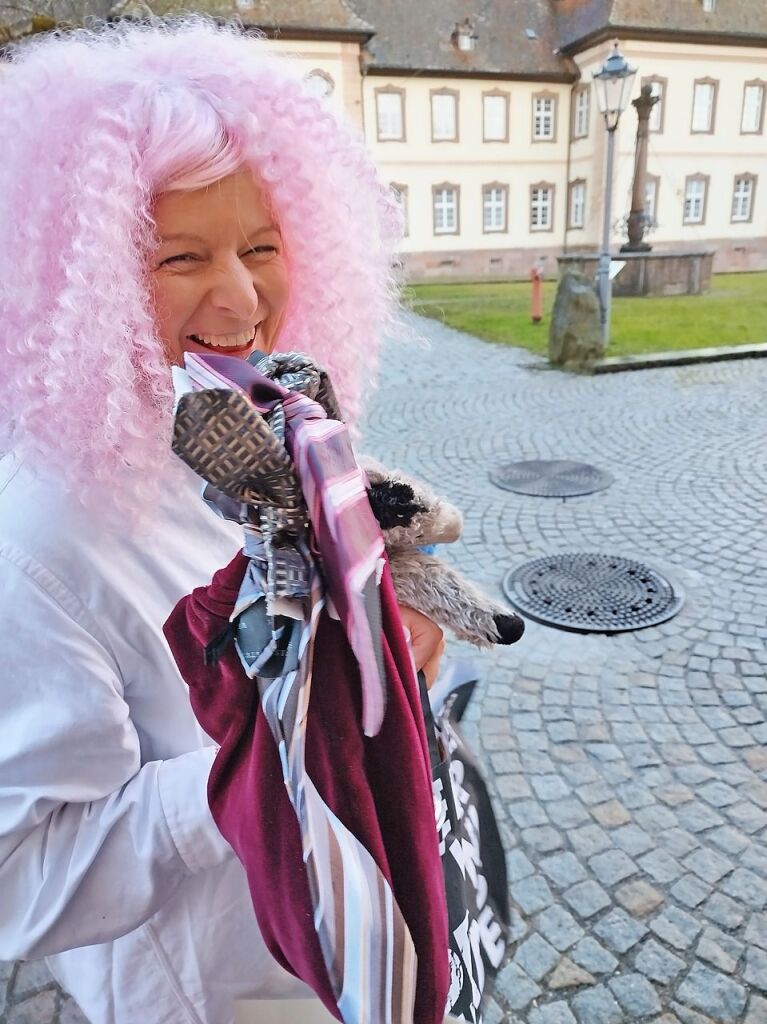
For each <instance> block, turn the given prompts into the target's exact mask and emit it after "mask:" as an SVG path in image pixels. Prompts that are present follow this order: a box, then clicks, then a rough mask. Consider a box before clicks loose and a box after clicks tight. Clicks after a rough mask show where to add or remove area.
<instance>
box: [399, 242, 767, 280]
mask: <svg viewBox="0 0 767 1024" xmlns="http://www.w3.org/2000/svg"><path fill="white" fill-rule="evenodd" d="M541 241H543V239H541ZM704 246H705V249H706V251H708V250H715V253H714V258H713V266H712V268H711V270H710V271H709V273H711V272H713V273H715V274H723V273H734V272H738V271H755V270H767V237H764V238H744V239H733V238H710V239H709V238H707V239H705V241H704V242H703V243H702V244H701V243H700V242H699V243H698V247H699V248H703V247H704ZM652 247H653V249H652V251H653V252H654V253H663V254H666V253H669V254H670V253H674V252H680V251H682V252H683V251H684V249H685V248H686V244H685V243H684V242H681V241H679V242H669V243H663V244H662V243H657V244H656V243H655V242H653V243H652ZM618 248H619V247H618V246H616V258H621V259H623V256H620V257H617V249H618ZM590 252H591V253H593V250H591V251H590ZM571 254H572V255H578V253H577V252H576V251H574V250H572V249H571V250H570V252H569V253H568V255H571ZM561 255H562V248H561V246H556V245H554V246H552V245H542V246H541V247H540V248H535V249H522V248H516V249H465V250H461V249H454V250H450V251H447V252H408V253H402V254H401V255H400V261H401V264H402V271H403V274H404V276H405V278H406V279H407V280H408V281H409V282H410V283H411V284H422V283H425V282H428V281H444V280H451V279H452V280H455V281H521V280H529V278H530V271H531V269H532V267H533V266H534V265H535V263H536V261H537V260H539V259H540V260H542V261H543V272H544V277H545V278H547V279H549V280H552V279H553V278H555V277H556V276H557V258H558V257H559V256H561ZM580 255H581V256H583V255H588V254H587V253H580ZM624 255H625V254H624ZM627 270H628V268H627V267H626V268H624V270H623V271H621V273H620V274H619V275H618V277H617V278H616V281H615V282H614V283H615V284H616V285H617V283H618V282H619V281H620V279H621V277H622V276H623V274H625V273H626V271H627ZM615 294H620V293H618V292H616V293H615Z"/></svg>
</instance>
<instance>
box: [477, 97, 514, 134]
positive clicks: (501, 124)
mask: <svg viewBox="0 0 767 1024" xmlns="http://www.w3.org/2000/svg"><path fill="white" fill-rule="evenodd" d="M482 141H483V142H508V141H509V94H508V93H507V92H486V93H483V94H482Z"/></svg>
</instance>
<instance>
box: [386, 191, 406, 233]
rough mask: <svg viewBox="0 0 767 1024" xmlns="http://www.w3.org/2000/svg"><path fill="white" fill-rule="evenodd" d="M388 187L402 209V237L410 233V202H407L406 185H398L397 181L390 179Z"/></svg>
mask: <svg viewBox="0 0 767 1024" xmlns="http://www.w3.org/2000/svg"><path fill="white" fill-rule="evenodd" d="M389 188H390V189H391V191H392V195H393V196H394V199H395V201H396V202H397V204H398V206H399V208H400V210H401V211H402V237H403V238H407V237H408V235H409V234H410V209H409V205H410V204H409V202H408V187H407V185H400V184H399V183H398V182H396V181H392V182H389Z"/></svg>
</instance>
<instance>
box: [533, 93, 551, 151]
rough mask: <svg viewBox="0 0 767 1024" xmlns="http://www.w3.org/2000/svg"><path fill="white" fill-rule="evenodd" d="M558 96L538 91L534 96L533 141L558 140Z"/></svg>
mask: <svg viewBox="0 0 767 1024" xmlns="http://www.w3.org/2000/svg"><path fill="white" fill-rule="evenodd" d="M556 139H557V96H556V94H555V93H536V94H535V95H534V96H533V142H556Z"/></svg>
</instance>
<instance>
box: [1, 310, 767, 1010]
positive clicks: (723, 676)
mask: <svg viewBox="0 0 767 1024" xmlns="http://www.w3.org/2000/svg"><path fill="white" fill-rule="evenodd" d="M418 326H419V329H421V330H422V331H423V333H424V334H425V335H426V336H428V337H429V338H430V339H431V341H432V347H431V349H427V348H423V347H418V346H409V347H407V348H406V347H404V346H394V347H393V348H392V349H391V350H390V352H389V353H388V356H387V360H386V365H385V367H384V373H383V382H382V386H381V388H380V390H379V391H378V393H377V395H376V397H375V400H374V404H373V411H372V414H371V416H370V418H369V423H368V426H367V440H366V445H365V446H364V447H365V448H366V450H368V451H370V452H372V453H374V454H376V455H377V456H378V457H380V458H381V459H383V460H384V461H387V462H389V463H390V464H393V465H400V466H401V467H402V468H405V469H409V470H410V471H412V472H414V473H416V474H418V475H420V476H422V477H423V478H425V479H427V480H429V481H430V482H431V483H432V484H433V485H434V486H435V487H436V488H437V489H439V490H441V491H442V492H444V493H447V494H448V495H450V496H451V497H452V498H453V499H454V500H455V501H456V503H457V504H459V505H460V506H461V507H462V508H463V509H464V511H465V517H466V528H465V534H464V538H463V540H462V541H461V542H460V543H459V544H457V545H453V546H452V547H451V548H445V549H443V553H444V554H445V556H446V557H449V558H451V559H452V560H453V561H454V562H455V563H456V564H457V565H459V566H460V567H461V568H462V569H463V570H464V571H465V572H466V573H467V574H468V575H470V576H471V577H472V578H473V579H474V580H475V581H477V582H478V583H480V584H482V585H484V586H485V587H486V588H487V589H488V590H489V591H490V592H492V593H495V594H496V595H500V593H501V591H500V581H501V578H502V576H503V573H504V571H505V570H506V569H507V568H508V567H511V566H513V565H517V564H519V563H520V562H523V561H525V560H527V559H530V558H534V557H538V556H540V555H544V554H552V553H555V552H558V551H572V550H575V551H590V550H593V551H606V552H609V553H614V554H617V555H623V556H625V557H629V558H636V559H639V560H644V561H647V562H648V563H650V564H651V565H652V566H653V567H655V568H657V569H659V570H661V571H662V572H665V573H666V574H667V575H669V576H670V577H672V578H673V580H674V581H675V582H676V583H678V584H680V585H681V587H682V588H683V590H684V592H685V594H686V603H685V606H684V608H683V609H682V611H681V612H680V613H679V615H677V616H676V618H674V619H673V620H671V621H670V622H668V623H666V624H664V625H661V626H658V627H655V628H652V629H645V630H641V631H638V632H636V633H628V634H622V635H619V636H613V637H605V636H580V635H575V634H568V633H564V632H561V631H558V630H553V629H548V628H545V627H543V626H539V625H536V624H535V623H530V624H529V626H528V629H527V632H526V633H525V636H524V638H523V639H522V641H521V642H520V643H519V644H518V645H517V646H516V647H513V648H511V649H508V650H500V651H497V652H494V653H493V654H490V655H482V656H481V657H480V664H481V666H482V674H483V682H482V684H481V686H480V687H479V688H478V693H477V695H476V696H475V698H474V700H473V701H472V705H470V707H469V712H468V713H467V715H468V722H467V723H466V728H465V732H466V734H467V737H468V738H469V740H470V741H471V742H472V744H473V745H474V746H475V749H476V750H477V751H478V752H479V753H480V754H481V755H482V758H483V763H484V766H485V768H486V771H487V773H488V777H489V781H490V785H491V788H492V790H493V792H494V794H495V796H496V802H497V806H498V810H499V814H500V815H501V818H502V828H503V833H504V838H505V841H506V843H507V847H508V865H509V872H510V885H511V896H512V900H513V903H514V907H515V917H514V937H515V945H514V947H513V948H512V950H511V951H510V958H509V960H508V962H507V963H506V964H505V966H504V967H503V968H502V970H501V973H500V975H499V978H498V983H497V986H496V992H495V998H494V999H493V1000H492V1001H491V1003H490V1005H489V1007H488V1010H487V1014H486V1020H487V1024H498V1022H501V1021H504V1022H509V1024H512V1022H513V1024H624V1022H625V1024H634V1022H640V1021H641V1022H643V1024H644V1022H647V1024H711V1022H716V1024H736V1022H737V1024H767V911H766V909H765V908H766V907H767V720H766V719H765V711H766V710H767V646H766V645H765V638H767V576H766V575H765V567H766V563H767V555H765V551H767V543H766V542H767V528H766V527H765V509H767V465H765V463H767V445H765V440H764V439H765V437H766V436H767V403H765V400H764V395H765V393H767V361H759V360H754V361H744V362H732V363H719V364H709V365H703V366H697V367H685V368H679V369H663V370H652V371H643V372H637V373H624V374H617V375H614V376H604V377H597V378H586V377H578V376H570V375H566V374H561V373H555V372H550V371H548V370H546V369H545V368H544V364H543V363H542V362H541V361H539V360H537V359H536V358H535V357H533V356H531V355H529V354H527V353H524V352H521V351H518V350H514V349H506V348H502V347H496V346H491V345H485V344H483V343H481V342H478V341H476V340H474V339H472V338H469V337H467V336H465V335H461V334H459V333H457V332H455V331H452V330H450V329H448V328H445V327H442V326H441V325H438V324H436V323H433V322H430V321H419V322H418ZM529 458H565V459H576V460H582V461H585V462H591V463H593V464H595V465H597V466H599V467H600V468H604V469H606V470H608V471H609V472H610V473H612V474H613V475H614V477H615V483H614V484H613V485H612V486H611V487H610V488H609V489H608V490H606V491H602V492H600V493H598V494H594V495H591V496H587V497H583V498H574V499H569V500H568V501H566V502H562V501H558V500H552V499H537V498H529V497H522V496H517V495H513V494H510V493H509V492H506V491H502V490H499V489H498V488H496V487H495V486H493V485H492V484H491V483H490V481H489V478H488V473H489V471H490V470H491V469H492V468H494V467H496V466H498V465H499V464H502V463H504V462H507V461H511V460H515V459H529ZM0 1024H81V1017H80V1016H79V1014H78V1013H77V1011H76V1010H75V1008H74V1007H73V1006H72V1004H71V1003H70V1002H69V1001H68V1000H67V999H66V998H64V997H62V996H61V994H60V993H59V992H58V991H57V990H56V989H55V987H53V986H51V984H50V980H49V978H48V976H47V975H46V974H45V971H44V969H43V968H42V965H39V964H22V965H2V964H0Z"/></svg>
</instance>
